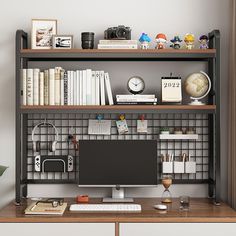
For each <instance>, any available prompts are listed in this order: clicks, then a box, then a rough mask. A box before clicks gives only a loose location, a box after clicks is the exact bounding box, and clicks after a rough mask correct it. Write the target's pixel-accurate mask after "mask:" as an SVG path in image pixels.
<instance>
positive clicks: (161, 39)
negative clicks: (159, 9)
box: [156, 33, 167, 49]
mask: <svg viewBox="0 0 236 236" xmlns="http://www.w3.org/2000/svg"><path fill="white" fill-rule="evenodd" d="M156 42H157V46H156V49H165V48H166V47H165V44H166V43H167V37H166V35H165V34H162V33H161V34H158V35H157V36H156Z"/></svg>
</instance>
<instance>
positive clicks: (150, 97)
mask: <svg viewBox="0 0 236 236" xmlns="http://www.w3.org/2000/svg"><path fill="white" fill-rule="evenodd" d="M130 98H132V99H133V98H136V99H146V98H148V99H152V98H153V99H154V98H156V96H155V94H143V95H142V94H136V95H134V94H118V95H116V99H130Z"/></svg>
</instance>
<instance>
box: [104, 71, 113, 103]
mask: <svg viewBox="0 0 236 236" xmlns="http://www.w3.org/2000/svg"><path fill="white" fill-rule="evenodd" d="M104 77H105V84H106V91H107V97H108V102H109V105H114V101H113V96H112V90H111V82H110V78H109V74H108V73H105V74H104Z"/></svg>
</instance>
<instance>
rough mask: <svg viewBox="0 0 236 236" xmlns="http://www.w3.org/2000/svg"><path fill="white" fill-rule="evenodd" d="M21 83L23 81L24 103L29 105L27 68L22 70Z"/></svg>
mask: <svg viewBox="0 0 236 236" xmlns="http://www.w3.org/2000/svg"><path fill="white" fill-rule="evenodd" d="M21 81H22V82H21V83H22V105H23V106H26V105H27V69H22V70H21Z"/></svg>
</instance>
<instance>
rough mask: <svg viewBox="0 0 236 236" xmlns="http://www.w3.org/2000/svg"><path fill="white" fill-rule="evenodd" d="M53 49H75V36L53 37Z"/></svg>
mask: <svg viewBox="0 0 236 236" xmlns="http://www.w3.org/2000/svg"><path fill="white" fill-rule="evenodd" d="M52 47H53V49H71V48H73V35H53V37H52Z"/></svg>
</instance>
